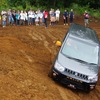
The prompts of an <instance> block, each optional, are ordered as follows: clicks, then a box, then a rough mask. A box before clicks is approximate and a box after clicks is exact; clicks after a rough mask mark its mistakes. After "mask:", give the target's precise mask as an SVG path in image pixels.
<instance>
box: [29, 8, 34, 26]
mask: <svg viewBox="0 0 100 100" xmlns="http://www.w3.org/2000/svg"><path fill="white" fill-rule="evenodd" d="M32 17H33V11H32V9H30V10H29V11H28V25H32Z"/></svg>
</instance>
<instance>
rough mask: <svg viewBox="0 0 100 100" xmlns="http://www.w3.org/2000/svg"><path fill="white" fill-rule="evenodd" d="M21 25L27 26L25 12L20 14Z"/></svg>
mask: <svg viewBox="0 0 100 100" xmlns="http://www.w3.org/2000/svg"><path fill="white" fill-rule="evenodd" d="M20 25H25V14H24V12H23V11H21V13H20Z"/></svg>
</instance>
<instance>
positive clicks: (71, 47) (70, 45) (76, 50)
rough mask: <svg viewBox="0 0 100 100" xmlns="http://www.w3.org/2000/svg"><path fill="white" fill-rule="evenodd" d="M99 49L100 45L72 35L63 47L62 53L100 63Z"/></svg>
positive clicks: (88, 61)
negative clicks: (99, 57)
mask: <svg viewBox="0 0 100 100" xmlns="http://www.w3.org/2000/svg"><path fill="white" fill-rule="evenodd" d="M98 51H99V47H98V45H97V46H94V45H92V44H90V43H87V42H84V41H79V40H78V39H75V38H72V37H70V38H68V39H67V41H66V42H65V44H64V46H63V48H62V53H63V54H64V55H66V56H68V57H71V58H75V59H79V60H82V61H84V62H87V63H93V64H97V63H98Z"/></svg>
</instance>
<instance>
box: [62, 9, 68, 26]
mask: <svg viewBox="0 0 100 100" xmlns="http://www.w3.org/2000/svg"><path fill="white" fill-rule="evenodd" d="M63 19H64V25H68V11H67V10H65V11H64V13H63Z"/></svg>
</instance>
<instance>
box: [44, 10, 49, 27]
mask: <svg viewBox="0 0 100 100" xmlns="http://www.w3.org/2000/svg"><path fill="white" fill-rule="evenodd" d="M47 18H48V12H47V11H46V10H45V11H44V23H45V27H46V28H47V27H48V25H47Z"/></svg>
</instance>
